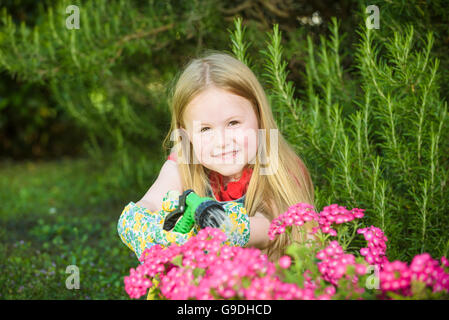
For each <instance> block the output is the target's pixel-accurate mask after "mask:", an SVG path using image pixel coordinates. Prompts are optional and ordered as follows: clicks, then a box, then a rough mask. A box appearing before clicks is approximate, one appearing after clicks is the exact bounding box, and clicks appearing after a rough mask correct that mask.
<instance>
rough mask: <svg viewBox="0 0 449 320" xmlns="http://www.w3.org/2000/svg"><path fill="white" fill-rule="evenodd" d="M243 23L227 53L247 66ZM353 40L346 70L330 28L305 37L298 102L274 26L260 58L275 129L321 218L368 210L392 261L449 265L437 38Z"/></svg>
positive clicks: (401, 34)
mask: <svg viewBox="0 0 449 320" xmlns="http://www.w3.org/2000/svg"><path fill="white" fill-rule="evenodd" d="M240 23H241V21H240V20H238V21H237V22H236V24H237V25H238V27H237V28H236V31H235V32H234V35H233V36H232V38H233V42H232V43H233V52H234V53H235V54H236V56H237V57H239V59H241V60H242V61H247V60H246V58H245V51H246V50H247V48H248V45H247V44H245V43H244V40H243V39H244V37H243V35H242V33H243V32H244V30H242V28H241V26H239V25H240ZM357 33H358V35H359V39H358V41H357V43H355V44H354V52H355V53H354V56H355V59H354V60H353V64H352V65H350V66H349V67H347V68H343V66H342V63H341V61H342V53H341V48H340V45H341V38H342V36H340V34H339V24H338V22H337V20H336V19H335V18H334V19H332V23H331V25H330V36H329V37H324V36H321V37H320V42H319V44H318V45H317V44H315V43H314V41H313V40H312V38H311V37H307V48H306V50H307V55H306V57H307V58H306V64H305V65H306V67H305V72H304V80H305V86H304V88H302V89H300V90H298V93H296V91H295V88H294V84H293V82H292V81H287V80H286V79H287V75H288V72H289V71H288V70H287V68H286V67H287V62H286V61H285V60H284V59H283V57H282V54H283V47H282V45H281V33H280V32H279V30H278V26H277V25H275V26H274V28H273V32H272V33H270V34H268V38H269V41H267V49H266V50H261V54H262V55H263V57H264V60H265V63H264V71H265V72H263V76H264V78H265V79H266V82H267V83H268V84H269V94H270V99H271V100H272V107H273V112H274V114H275V116H276V119H277V121H278V125H279V128H280V130H281V131H282V133H283V134H284V135H285V136H286V138H287V140H289V142H290V143H291V144H292V145H294V146H295V147H296V150H297V152H298V154H300V155H301V156H302V157H303V158H304V159H305V161H306V163H307V165H308V167H309V169H310V170H311V172H312V176H313V180H314V183H315V191H316V206H317V208H318V209H319V208H322V207H323V206H324V205H327V204H330V203H340V204H344V205H346V206H348V207H359V208H366V216H365V217H366V218H365V219H364V220H365V221H364V223H365V224H366V225H375V226H378V227H379V228H381V229H382V230H384V231H385V233H386V235H387V236H388V239H389V246H388V249H389V251H388V252H387V256H388V258H389V259H390V260H393V259H402V260H410V259H411V257H413V256H414V255H416V254H418V253H422V252H429V253H430V254H431V255H433V256H441V255H447V253H448V249H449V236H448V234H447V232H446V230H447V227H448V226H449V216H448V215H447V213H448V204H449V192H448V188H447V180H448V173H449V171H448V152H447V151H448V150H449V139H448V138H449V137H448V110H447V102H446V101H444V99H443V98H441V97H440V95H439V72H438V65H439V61H438V59H436V58H434V57H433V56H432V45H433V36H432V34H431V33H429V34H428V35H427V38H426V41H425V42H424V43H419V42H417V41H415V39H414V29H413V27H412V26H410V27H407V28H406V29H404V30H401V31H396V32H394V33H393V34H392V36H391V37H390V38H388V39H387V41H386V42H381V41H379V39H377V37H376V30H370V29H368V28H366V27H365V26H364V25H363V26H362V27H360V29H359V30H358V32H357ZM357 241H359V239H355V240H354V244H355V243H356V242H357Z"/></svg>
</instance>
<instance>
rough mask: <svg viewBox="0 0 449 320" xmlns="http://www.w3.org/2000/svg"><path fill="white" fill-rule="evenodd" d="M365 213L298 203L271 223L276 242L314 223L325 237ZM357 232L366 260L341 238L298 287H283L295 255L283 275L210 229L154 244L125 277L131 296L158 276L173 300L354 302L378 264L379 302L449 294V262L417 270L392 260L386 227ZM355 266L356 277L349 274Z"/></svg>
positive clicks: (319, 253) (320, 254)
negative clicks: (422, 292) (420, 292)
mask: <svg viewBox="0 0 449 320" xmlns="http://www.w3.org/2000/svg"><path fill="white" fill-rule="evenodd" d="M363 211H364V210H362V209H357V208H356V209H352V210H347V209H346V208H345V207H341V206H338V205H336V204H333V205H330V206H328V207H325V208H324V209H323V210H322V211H321V212H320V213H319V214H317V213H316V212H315V211H314V209H313V207H312V206H311V205H308V204H305V203H298V204H296V205H294V206H291V207H290V208H289V209H288V210H287V212H285V213H284V214H282V215H280V216H279V217H278V218H276V219H274V220H273V221H272V223H271V225H270V229H269V238H270V239H271V240H273V239H274V238H275V237H276V236H278V235H280V234H282V233H285V232H286V231H287V230H288V228H289V227H291V226H293V225H295V226H302V225H304V224H305V223H306V222H309V221H316V222H318V224H319V227H318V228H313V229H314V230H313V232H312V233H315V232H317V231H321V232H323V233H327V234H330V235H331V236H337V231H336V230H334V229H332V224H333V223H335V224H342V223H346V222H350V221H353V220H354V219H356V218H362V217H363V215H364V213H363ZM357 233H358V234H363V236H364V238H365V240H366V241H367V243H368V244H367V247H365V248H361V250H360V254H361V256H363V257H364V259H365V262H363V263H358V262H357V261H356V257H355V256H354V255H352V254H348V253H346V252H344V250H343V248H342V247H341V246H340V244H339V243H338V241H335V240H334V241H331V242H330V243H329V244H328V245H327V247H325V248H324V249H321V248H322V247H313V248H309V249H308V250H312V251H311V252H312V254H310V257H311V258H317V259H318V260H320V261H319V262H318V263H317V264H313V263H312V264H311V263H310V262H309V263H308V265H309V266H312V267H311V269H310V270H305V272H304V273H303V278H304V281H303V283H302V284H301V285H299V284H297V283H286V282H283V281H282V280H281V279H282V278H280V277H279V275H282V274H283V275H284V276H285V275H289V276H290V279H291V275H292V274H296V272H298V271H297V267H298V266H300V265H301V264H298V261H296V260H292V257H291V256H288V255H285V256H282V257H281V258H280V259H279V261H278V265H279V269H278V270H276V266H275V264H273V263H272V262H270V261H269V260H268V258H267V256H266V255H264V254H262V253H261V251H260V250H258V249H255V248H241V247H229V246H226V245H223V242H224V241H225V240H226V235H225V234H224V233H223V232H222V231H220V230H219V229H212V228H205V229H202V230H200V231H199V233H198V234H197V235H196V236H195V237H192V238H190V239H189V240H188V241H187V242H186V243H185V244H183V245H181V246H179V245H176V244H173V245H171V246H170V247H168V248H163V247H161V246H159V245H155V246H152V247H151V248H150V249H146V250H145V251H144V252H143V254H142V256H141V258H140V259H139V260H140V262H141V263H142V264H141V265H139V266H138V267H137V268H136V269H131V270H130V275H129V276H126V277H125V290H126V292H127V293H128V295H129V296H130V297H131V298H140V297H141V296H143V295H145V294H146V293H147V291H148V289H149V288H151V287H152V286H153V282H152V279H153V278H156V279H158V280H159V285H158V288H159V290H160V292H161V294H162V295H163V297H164V298H167V299H250V300H255V299H256V300H263V299H304V300H312V299H313V300H314V299H332V298H334V299H339V298H343V299H348V298H351V297H354V295H353V293H355V297H357V298H361V294H368V295H369V294H372V293H370V292H369V291H366V292H365V289H364V288H362V287H361V284H362V283H363V281H364V279H365V278H366V277H368V276H370V275H369V274H368V273H367V272H368V271H367V270H368V268H367V266H368V265H377V266H378V269H377V270H379V274H378V276H379V281H380V286H381V287H380V289H381V291H380V292H381V293H382V295H381V296H378V293H373V294H375V297H376V298H379V297H380V298H384V297H385V295H386V294H388V292H392V293H396V294H399V295H402V296H410V295H413V294H414V293H413V288H414V286H413V283H414V281H416V282H421V283H424V284H425V286H426V290H427V288H431V291H432V292H433V293H438V292H440V291H444V292H445V293H449V261H448V259H447V258H446V257H442V258H441V261H440V262H439V261H438V260H434V259H432V258H431V256H430V255H429V254H428V253H424V254H421V255H417V256H415V257H414V259H413V260H412V262H411V263H410V265H408V264H407V263H405V262H402V261H393V262H389V261H388V259H387V258H386V256H385V253H386V249H387V246H386V242H387V241H388V239H387V237H386V236H385V235H384V233H383V231H382V230H381V229H379V228H376V227H374V226H370V227H367V228H362V229H358V230H357ZM320 249H321V250H320ZM357 259H360V261H361V258H357ZM306 265H307V264H306ZM292 266H293V267H292ZM349 267H350V268H351V269H352V268H353V269H354V270H355V272H354V273H349V272H348V268H349ZM303 271H304V270H303ZM301 272H302V271H301ZM376 275H377V274H376ZM342 280H343V281H342ZM344 283H346V284H345V285H344V287H343V286H342V284H344Z"/></svg>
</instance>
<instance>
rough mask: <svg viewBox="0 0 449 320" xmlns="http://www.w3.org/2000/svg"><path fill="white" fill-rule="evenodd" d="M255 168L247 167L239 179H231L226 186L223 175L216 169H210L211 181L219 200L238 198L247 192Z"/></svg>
mask: <svg viewBox="0 0 449 320" xmlns="http://www.w3.org/2000/svg"><path fill="white" fill-rule="evenodd" d="M252 173H253V169H251V168H249V167H246V168H245V169H243V172H242V176H241V177H240V179H239V180H238V181H230V182H228V184H227V185H226V187H224V185H223V176H222V175H221V174H219V173H218V172H216V171H212V170H211V171H210V173H209V181H210V184H211V187H212V190H213V192H214V195H215V198H216V199H217V200H218V201H231V200H237V199H239V198H241V197H243V195H244V194H245V193H246V190H247V189H248V184H249V181H250V180H251V175H252Z"/></svg>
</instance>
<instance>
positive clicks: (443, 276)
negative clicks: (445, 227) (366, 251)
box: [379, 253, 449, 296]
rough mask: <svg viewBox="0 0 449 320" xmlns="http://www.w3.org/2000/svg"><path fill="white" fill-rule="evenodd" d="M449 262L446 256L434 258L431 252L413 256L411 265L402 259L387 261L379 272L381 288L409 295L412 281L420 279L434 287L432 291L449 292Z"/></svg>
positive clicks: (428, 285)
mask: <svg viewBox="0 0 449 320" xmlns="http://www.w3.org/2000/svg"><path fill="white" fill-rule="evenodd" d="M448 266H449V263H448V261H447V259H446V257H441V265H440V263H439V262H438V260H434V259H432V257H431V256H430V254H428V253H423V254H420V255H417V256H415V257H414V258H413V260H412V262H411V264H410V266H408V265H407V263H405V262H402V261H398V260H396V261H393V262H387V263H385V265H384V268H383V269H382V270H381V271H380V273H379V279H380V285H381V289H382V290H383V291H384V292H386V291H392V292H395V293H399V294H402V295H404V296H409V295H411V294H412V287H411V285H412V282H413V281H419V282H422V283H425V284H426V286H427V287H430V288H432V292H439V291H446V292H449V272H446V270H445V267H446V268H447V267H448Z"/></svg>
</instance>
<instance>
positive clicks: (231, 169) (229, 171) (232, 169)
mask: <svg viewBox="0 0 449 320" xmlns="http://www.w3.org/2000/svg"><path fill="white" fill-rule="evenodd" d="M205 167H207V168H208V169H209V170H213V171H216V172H218V173H219V174H221V175H222V176H225V177H229V176H234V175H237V174H240V173H241V172H242V170H243V168H244V167H245V165H242V164H234V165H230V164H228V165H225V164H223V165H220V166H217V165H211V166H207V165H206V166H205Z"/></svg>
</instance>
